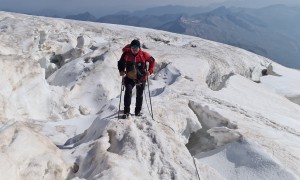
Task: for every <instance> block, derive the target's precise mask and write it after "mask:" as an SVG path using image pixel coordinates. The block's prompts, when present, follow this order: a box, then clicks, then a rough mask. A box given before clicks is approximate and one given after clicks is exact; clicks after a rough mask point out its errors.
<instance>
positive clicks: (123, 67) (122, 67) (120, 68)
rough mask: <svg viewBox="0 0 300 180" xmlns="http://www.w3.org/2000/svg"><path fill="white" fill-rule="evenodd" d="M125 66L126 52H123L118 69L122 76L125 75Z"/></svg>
mask: <svg viewBox="0 0 300 180" xmlns="http://www.w3.org/2000/svg"><path fill="white" fill-rule="evenodd" d="M125 66H126V61H125V53H123V54H122V56H121V58H120V60H119V61H118V70H119V72H120V75H121V76H124V75H125Z"/></svg>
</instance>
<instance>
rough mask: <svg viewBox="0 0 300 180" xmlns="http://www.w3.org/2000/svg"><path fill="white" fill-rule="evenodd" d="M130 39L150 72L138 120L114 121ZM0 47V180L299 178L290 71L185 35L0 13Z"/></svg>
mask: <svg viewBox="0 0 300 180" xmlns="http://www.w3.org/2000/svg"><path fill="white" fill-rule="evenodd" d="M136 37H138V38H140V40H141V43H142V44H143V45H144V47H145V48H144V50H145V51H147V52H149V53H150V54H151V55H153V57H154V58H155V59H156V61H157V67H156V69H155V73H154V75H152V76H150V77H149V83H148V85H149V90H150V92H148V88H146V91H145V95H144V104H143V109H142V113H143V116H142V117H134V116H133V117H131V119H127V120H123V119H118V117H117V116H118V110H119V109H118V108H119V100H120V92H121V77H120V76H119V73H118V70H117V61H118V60H119V58H120V56H121V53H122V51H121V49H122V48H123V47H124V46H125V45H126V44H127V43H130V41H131V40H132V39H133V38H136ZM0 38H1V42H0V68H1V69H0V70H1V71H0V72H1V76H0V82H1V89H0V97H1V98H0V138H1V142H0V149H1V151H0V160H1V162H6V163H0V177H1V179H39V180H40V179H74V180H78V179H198V174H197V170H198V172H199V176H200V178H201V179H299V178H300V171H299V169H298V166H299V164H300V138H299V137H300V122H299V120H300V106H299V99H300V98H299V97H300V72H299V71H297V70H294V69H289V68H286V67H283V66H281V65H279V64H277V63H275V62H273V61H272V60H270V59H267V58H264V57H261V56H259V55H256V54H253V53H251V52H247V51H245V50H242V49H239V48H235V47H232V46H228V45H225V44H221V43H217V42H213V41H208V40H204V39H200V38H196V37H191V36H184V35H179V34H174V33H168V32H164V31H158V30H151V29H146V28H137V27H130V26H122V25H112V24H102V23H91V22H80V21H73V20H64V19H55V18H46V17H35V16H29V15H22V14H14V13H7V12H0ZM51 58H52V59H53V58H58V59H57V60H58V61H59V62H58V64H57V65H55V64H54V63H51ZM263 70H264V71H267V72H268V75H267V76H262V71H263ZM123 94H124V92H123ZM149 94H150V96H151V103H152V107H153V115H154V117H153V119H152V118H151V115H150V113H149V111H150V107H149V105H150V99H149ZM133 96H135V92H134V94H133ZM121 98H122V102H123V97H121ZM134 104H135V98H133V99H132V107H131V109H134ZM121 107H122V108H123V105H122V106H121ZM196 168H197V169H196Z"/></svg>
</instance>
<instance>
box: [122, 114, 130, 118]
mask: <svg viewBox="0 0 300 180" xmlns="http://www.w3.org/2000/svg"><path fill="white" fill-rule="evenodd" d="M129 116H130V114H129V113H125V114H123V116H122V119H128V118H129Z"/></svg>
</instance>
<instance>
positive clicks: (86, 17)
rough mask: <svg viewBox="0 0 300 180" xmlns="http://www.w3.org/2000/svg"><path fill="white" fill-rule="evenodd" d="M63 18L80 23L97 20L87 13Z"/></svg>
mask: <svg viewBox="0 0 300 180" xmlns="http://www.w3.org/2000/svg"><path fill="white" fill-rule="evenodd" d="M65 18H66V19H74V20H80V21H97V18H96V17H95V16H93V15H92V14H91V13H89V12H85V13H81V14H77V15H69V16H66V17H65Z"/></svg>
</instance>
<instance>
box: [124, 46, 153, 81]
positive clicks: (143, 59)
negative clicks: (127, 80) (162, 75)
mask: <svg viewBox="0 0 300 180" xmlns="http://www.w3.org/2000/svg"><path fill="white" fill-rule="evenodd" d="M122 51H123V54H122V56H121V58H120V60H119V61H118V69H119V71H120V72H122V71H124V72H128V71H130V70H131V68H133V66H134V67H135V68H136V69H138V70H139V71H140V72H141V73H142V75H141V76H143V77H142V78H143V79H144V80H146V76H145V74H143V73H145V72H146V70H147V69H146V64H147V63H148V64H149V67H148V71H149V73H150V74H152V73H153V72H154V67H155V59H154V58H153V57H152V56H151V55H150V54H148V53H147V52H144V51H142V50H141V49H140V50H139V52H138V54H137V55H134V54H132V52H131V49H130V44H127V45H126V46H125V47H124V48H123V49H122ZM125 69H126V71H125Z"/></svg>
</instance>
